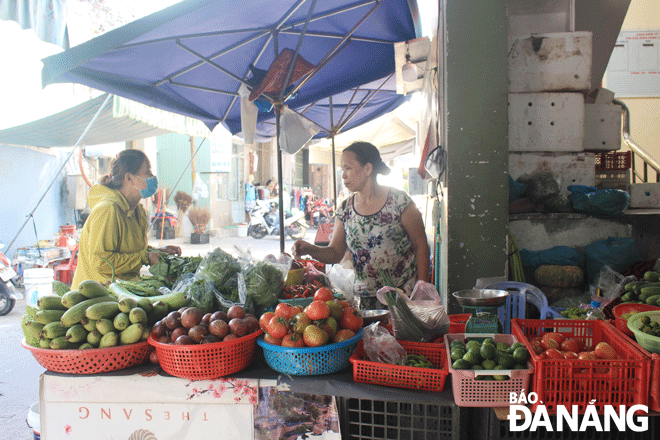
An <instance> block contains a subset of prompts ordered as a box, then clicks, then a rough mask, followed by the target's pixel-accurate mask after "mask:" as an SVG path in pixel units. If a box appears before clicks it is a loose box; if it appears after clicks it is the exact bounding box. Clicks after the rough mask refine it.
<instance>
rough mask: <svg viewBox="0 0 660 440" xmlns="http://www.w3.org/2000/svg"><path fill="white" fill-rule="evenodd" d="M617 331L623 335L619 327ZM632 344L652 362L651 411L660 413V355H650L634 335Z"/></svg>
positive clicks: (650, 373) (650, 384) (631, 338)
mask: <svg viewBox="0 0 660 440" xmlns="http://www.w3.org/2000/svg"><path fill="white" fill-rule="evenodd" d="M639 305H641V304H639ZM615 330H616V331H618V332H620V333H623V332H621V330H620V329H619V328H618V327H617V328H616V329H615ZM630 343H631V344H632V345H633V347H635V348H636V349H637V350H639V351H640V352H641V353H642V354H644V356H646V357H647V358H649V359H650V360H651V365H650V369H649V410H651V411H656V412H660V355H658V354H656V353H650V352H649V351H648V350H646V349H645V348H644V347H642V346H641V345H639V344H638V343H637V341H636V340H635V336H634V335H633V336H631V337H630Z"/></svg>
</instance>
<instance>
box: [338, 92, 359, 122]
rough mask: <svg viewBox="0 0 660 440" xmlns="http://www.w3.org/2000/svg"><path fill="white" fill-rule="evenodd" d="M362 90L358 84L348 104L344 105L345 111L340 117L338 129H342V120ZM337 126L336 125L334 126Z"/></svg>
mask: <svg viewBox="0 0 660 440" xmlns="http://www.w3.org/2000/svg"><path fill="white" fill-rule="evenodd" d="M359 91H360V86H357V87H356V88H355V90H353V94H352V95H351V99H350V100H349V101H348V104H346V106H345V107H344V111H343V113H342V114H341V117H340V118H339V121H337V129H339V130H341V127H342V122H341V121H342V120H343V119H344V116H346V112H347V111H348V109H349V108H350V106H351V104H352V103H353V100H354V99H355V95H357V93H358V92H359ZM333 128H335V127H333Z"/></svg>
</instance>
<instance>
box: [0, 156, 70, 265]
mask: <svg viewBox="0 0 660 440" xmlns="http://www.w3.org/2000/svg"><path fill="white" fill-rule="evenodd" d="M40 150H43V152H42V151H40ZM40 150H37V149H31V148H25V147H14V146H8V145H0V170H2V172H1V173H0V188H2V192H0V206H1V207H2V208H1V209H0V218H1V219H2V221H0V242H2V243H4V244H5V245H9V242H10V241H11V240H12V239H13V238H14V237H15V236H16V234H17V233H18V231H19V230H20V228H21V226H22V225H23V223H25V220H26V219H27V218H28V217H27V216H28V215H29V214H30V213H31V212H32V210H33V209H35V207H36V206H37V203H38V202H39V199H40V198H41V197H42V195H43V194H44V192H46V189H47V188H48V185H49V184H50V183H51V181H52V180H53V178H54V176H55V175H56V173H57V171H58V170H59V169H60V167H61V166H62V162H63V160H64V158H65V157H58V156H57V155H56V154H55V151H54V150H53V151H48V149H40ZM28 165H29V166H28ZM63 176H64V172H63V173H62V176H60V177H59V178H58V179H57V181H56V182H55V184H54V185H53V186H52V187H51V188H50V190H48V192H46V195H45V196H44V199H43V200H42V201H41V203H40V204H39V207H38V208H37V209H36V211H35V212H34V222H35V224H36V229H37V234H38V238H39V240H44V239H52V238H53V236H54V235H57V234H59V230H60V225H64V224H66V223H67V222H69V223H71V224H73V222H74V214H73V210H72V209H69V208H67V207H66V203H65V202H62V201H61V198H60V194H61V190H62V189H61V186H62V183H63ZM36 242H37V237H36V236H35V232H34V225H33V222H32V219H30V220H29V221H28V223H27V224H26V225H25V228H23V230H22V232H21V233H20V235H19V236H18V238H17V239H16V241H15V242H14V244H13V245H12V247H11V249H7V248H5V249H4V251H5V252H6V253H7V254H8V256H9V257H10V258H12V257H13V255H14V253H15V251H16V249H17V248H18V247H22V246H28V245H34V244H36Z"/></svg>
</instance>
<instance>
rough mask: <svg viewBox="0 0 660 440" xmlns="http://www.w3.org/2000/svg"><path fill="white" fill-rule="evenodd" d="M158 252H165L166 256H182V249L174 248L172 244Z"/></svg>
mask: <svg viewBox="0 0 660 440" xmlns="http://www.w3.org/2000/svg"><path fill="white" fill-rule="evenodd" d="M158 250H159V251H161V252H164V253H166V254H170V255H178V256H181V248H180V247H179V246H172V245H171V244H170V245H167V246H165V247H164V248H160V249H158Z"/></svg>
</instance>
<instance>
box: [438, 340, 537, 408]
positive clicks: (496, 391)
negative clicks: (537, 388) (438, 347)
mask: <svg viewBox="0 0 660 440" xmlns="http://www.w3.org/2000/svg"><path fill="white" fill-rule="evenodd" d="M488 337H491V338H493V339H494V340H495V342H496V343H497V342H504V343H506V344H507V345H511V344H513V343H515V342H518V340H517V339H516V337H515V336H513V335H503V334H486V333H483V334H482V333H457V334H446V335H445V336H444V340H445V348H446V356H447V362H448V369H449V372H450V373H451V380H452V390H453V392H454V401H455V402H456V405H458V406H472V407H499V406H509V405H511V403H510V395H511V393H517V394H519V393H520V392H521V391H523V390H529V381H530V378H531V375H532V372H533V371H534V368H533V367H532V364H531V363H529V362H528V363H527V365H528V367H529V368H528V369H526V370H480V371H475V370H455V369H453V368H452V366H451V365H452V362H451V358H450V353H451V351H450V347H451V342H452V341H455V340H460V341H462V340H465V338H471V339H474V338H488ZM494 374H499V375H502V376H509V379H508V380H479V379H477V378H478V377H479V376H492V375H494Z"/></svg>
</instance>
